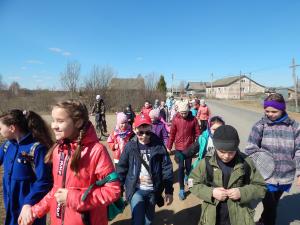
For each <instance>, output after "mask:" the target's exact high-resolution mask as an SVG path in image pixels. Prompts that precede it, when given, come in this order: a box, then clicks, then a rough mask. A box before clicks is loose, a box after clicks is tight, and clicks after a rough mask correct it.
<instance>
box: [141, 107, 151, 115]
mask: <svg viewBox="0 0 300 225" xmlns="http://www.w3.org/2000/svg"><path fill="white" fill-rule="evenodd" d="M151 110H152V107H149V108H146V107H145V106H143V108H142V111H141V114H144V115H148V116H149V113H150V111H151Z"/></svg>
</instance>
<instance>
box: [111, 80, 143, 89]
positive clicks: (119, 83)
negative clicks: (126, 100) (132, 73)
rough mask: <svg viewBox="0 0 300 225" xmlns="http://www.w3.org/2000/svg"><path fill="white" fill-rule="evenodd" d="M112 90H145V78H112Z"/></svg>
mask: <svg viewBox="0 0 300 225" xmlns="http://www.w3.org/2000/svg"><path fill="white" fill-rule="evenodd" d="M109 88H110V89H115V90H120V89H126V90H142V89H145V82H144V78H112V79H111V81H110V84H109Z"/></svg>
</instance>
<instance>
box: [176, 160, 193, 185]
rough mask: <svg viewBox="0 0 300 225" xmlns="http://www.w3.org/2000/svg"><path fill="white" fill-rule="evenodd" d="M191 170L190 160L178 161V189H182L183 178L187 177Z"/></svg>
mask: <svg viewBox="0 0 300 225" xmlns="http://www.w3.org/2000/svg"><path fill="white" fill-rule="evenodd" d="M191 168H192V158H186V159H184V160H179V161H178V182H179V187H180V189H184V176H185V174H186V175H189V174H190V172H191ZM185 172H186V173H185Z"/></svg>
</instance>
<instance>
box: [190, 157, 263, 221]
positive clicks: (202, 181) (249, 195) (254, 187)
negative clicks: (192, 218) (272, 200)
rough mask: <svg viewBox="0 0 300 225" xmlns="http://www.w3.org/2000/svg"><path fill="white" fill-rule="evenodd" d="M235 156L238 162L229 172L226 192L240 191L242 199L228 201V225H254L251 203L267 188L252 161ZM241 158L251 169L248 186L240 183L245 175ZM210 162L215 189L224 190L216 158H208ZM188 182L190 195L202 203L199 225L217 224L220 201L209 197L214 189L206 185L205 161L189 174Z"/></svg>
mask: <svg viewBox="0 0 300 225" xmlns="http://www.w3.org/2000/svg"><path fill="white" fill-rule="evenodd" d="M237 154H238V157H236V158H235V160H237V162H236V165H235V166H234V168H233V170H232V174H231V176H230V179H229V182H228V189H230V188H239V189H240V192H241V199H240V200H238V201H233V200H230V199H228V200H227V205H228V211H229V218H230V223H231V225H241V224H243V225H254V224H255V223H254V207H253V203H254V201H255V200H256V201H257V200H261V199H262V198H263V197H264V196H265V193H266V186H265V182H264V179H263V177H262V176H261V175H260V173H259V172H258V170H256V168H255V166H254V163H253V162H252V160H251V159H250V158H247V156H246V155H245V154H243V153H241V152H238V153H237ZM243 158H244V159H245V160H246V162H247V163H248V165H249V167H250V183H249V184H247V185H243V183H242V182H243V181H242V180H243V175H244V172H245V171H244V169H243V167H244V163H243V162H244V161H243ZM209 162H210V164H211V166H212V168H213V179H214V183H215V185H216V186H218V187H223V184H222V171H221V169H220V167H219V166H218V164H217V160H216V155H214V156H213V157H211V158H210V160H209ZM189 178H191V179H193V187H192V188H191V192H192V193H193V194H194V195H196V196H197V197H198V198H200V199H202V200H203V203H202V210H201V217H200V221H199V225H204V224H206V225H214V224H216V208H217V205H218V203H219V201H218V200H216V199H214V198H213V197H212V193H213V187H209V186H207V185H206V165H205V160H204V159H203V160H201V161H200V163H199V164H198V165H197V167H196V168H195V169H194V170H192V172H191V174H190V176H189ZM251 203H252V204H251ZM251 205H252V206H251Z"/></svg>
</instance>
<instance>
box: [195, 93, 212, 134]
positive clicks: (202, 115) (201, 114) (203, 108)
mask: <svg viewBox="0 0 300 225" xmlns="http://www.w3.org/2000/svg"><path fill="white" fill-rule="evenodd" d="M210 115H211V112H210V110H209V108H208V106H207V104H206V102H205V100H204V99H203V98H202V99H201V100H200V106H199V108H198V113H197V119H198V120H199V122H200V127H201V130H202V131H205V130H206V129H207V123H208V120H209V117H210Z"/></svg>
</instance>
